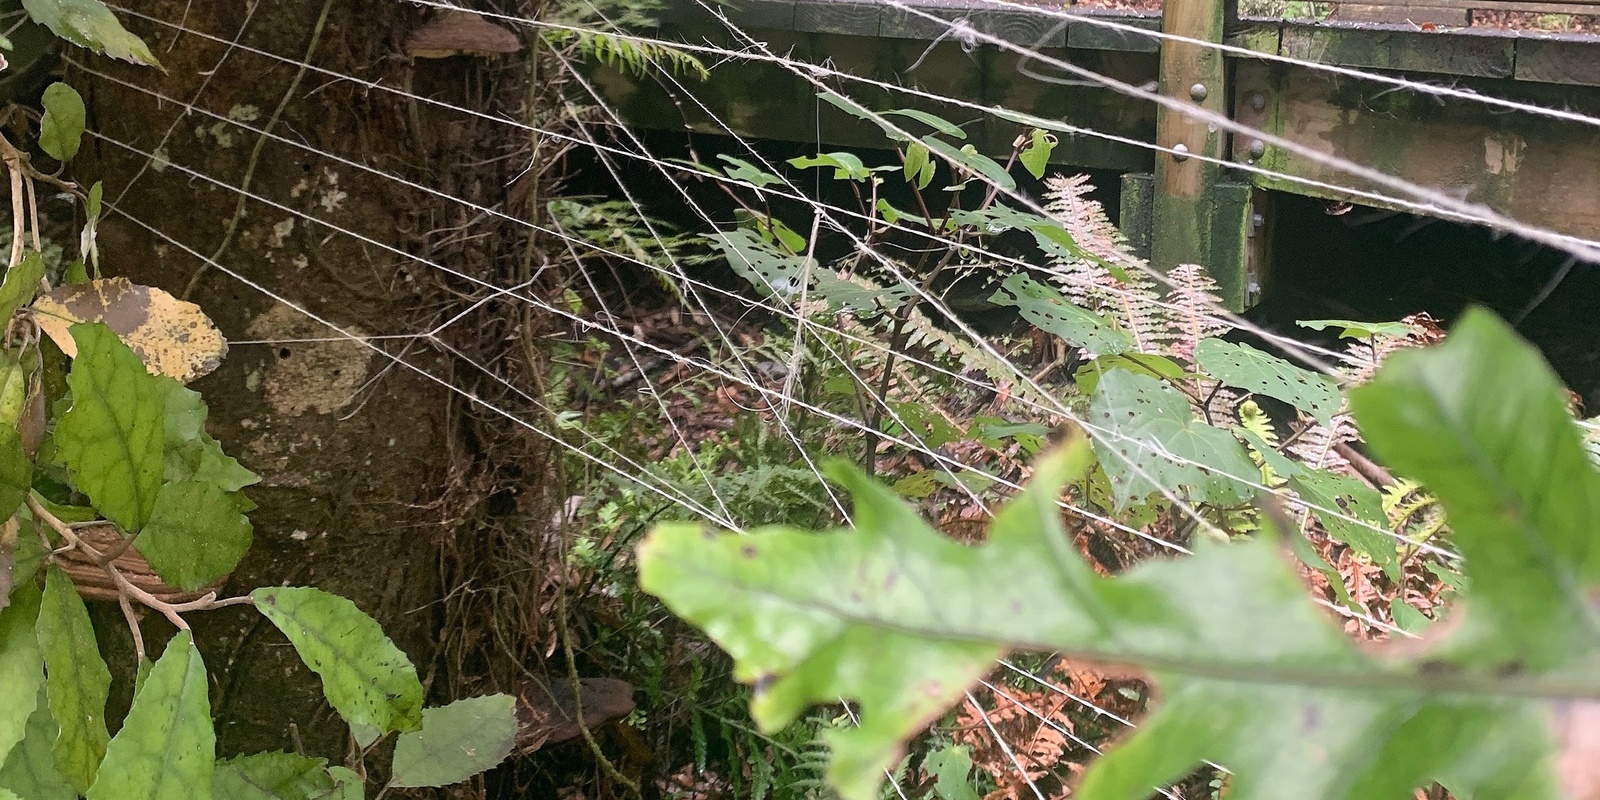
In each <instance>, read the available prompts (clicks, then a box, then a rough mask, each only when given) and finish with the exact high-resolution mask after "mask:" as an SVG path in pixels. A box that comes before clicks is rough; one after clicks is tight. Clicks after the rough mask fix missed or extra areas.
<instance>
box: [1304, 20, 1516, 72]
mask: <svg viewBox="0 0 1600 800" xmlns="http://www.w3.org/2000/svg"><path fill="white" fill-rule="evenodd" d="M1475 30H1476V29H1474V30H1473V31H1453V32H1451V33H1449V34H1440V33H1432V32H1424V31H1417V30H1411V29H1402V28H1378V27H1370V26H1368V27H1360V28H1355V27H1347V26H1344V25H1338V26H1336V25H1330V24H1321V25H1315V26H1312V25H1290V26H1286V27H1285V28H1284V30H1283V42H1282V45H1281V47H1280V50H1279V52H1281V53H1282V54H1283V55H1286V56H1291V57H1294V58H1301V59H1305V60H1307V61H1317V62H1320V63H1323V64H1339V65H1341V66H1347V67H1369V68H1374V69H1392V70H1405V71H1408V72H1440V73H1445V74H1449V75H1470V76H1476V77H1485V78H1509V77H1511V74H1512V71H1513V65H1514V63H1515V56H1516V44H1515V42H1516V40H1515V39H1514V38H1512V37H1508V36H1503V35H1494V34H1480V33H1476V32H1474V31H1475Z"/></svg>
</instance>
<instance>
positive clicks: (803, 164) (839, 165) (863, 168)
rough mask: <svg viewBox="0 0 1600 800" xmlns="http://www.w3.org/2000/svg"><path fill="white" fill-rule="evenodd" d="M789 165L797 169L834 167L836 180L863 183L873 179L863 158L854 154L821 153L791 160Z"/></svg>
mask: <svg viewBox="0 0 1600 800" xmlns="http://www.w3.org/2000/svg"><path fill="white" fill-rule="evenodd" d="M789 165H790V166H792V167H795V168H797V169H811V168H812V167H832V168H833V177H834V180H841V181H842V180H851V181H862V180H866V179H867V178H869V177H872V170H870V169H867V165H866V164H863V163H861V158H860V157H859V156H857V155H855V154H854V153H844V152H839V153H819V154H817V155H815V156H797V157H795V158H791V159H789Z"/></svg>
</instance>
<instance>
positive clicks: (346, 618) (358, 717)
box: [250, 587, 422, 733]
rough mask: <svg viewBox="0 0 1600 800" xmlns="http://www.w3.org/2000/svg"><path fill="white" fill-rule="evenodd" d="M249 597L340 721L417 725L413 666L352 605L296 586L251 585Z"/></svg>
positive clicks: (418, 689) (395, 727)
mask: <svg viewBox="0 0 1600 800" xmlns="http://www.w3.org/2000/svg"><path fill="white" fill-rule="evenodd" d="M250 597H251V598H252V599H254V600H255V604H256V609H257V610H259V611H260V612H261V613H262V615H264V616H265V617H266V618H267V619H268V620H271V622H272V624H273V625H276V626H278V630H281V631H283V634H284V635H285V636H287V637H289V642H290V644H293V645H294V649H295V651H296V652H298V653H299V654H300V659H301V660H302V661H304V662H305V663H306V666H308V667H310V668H311V670H312V671H313V672H315V673H317V675H318V676H320V677H321V678H322V693H323V694H324V695H326V696H327V698H328V704H329V705H331V706H333V709H334V710H335V711H337V712H339V716H341V717H344V720H345V721H346V722H349V723H351V724H352V725H357V724H359V725H366V726H369V727H372V728H377V729H378V730H379V731H382V732H384V733H388V732H390V731H414V730H418V729H419V728H421V727H422V684H421V683H420V682H419V681H418V680H417V668H416V667H414V666H412V664H411V660H410V659H408V658H406V654H405V653H402V652H400V648H398V647H395V646H394V642H392V641H390V640H389V637H388V636H385V635H384V633H383V628H382V627H380V626H379V625H378V623H377V621H376V620H374V619H373V618H372V617H369V616H367V615H366V614H365V613H363V612H362V611H361V609H359V608H356V604H355V603H352V602H350V601H349V600H347V599H345V598H343V597H340V596H338V595H336V594H329V593H327V592H324V591H321V590H319V589H307V588H296V587H272V588H266V589H257V590H255V591H254V592H251V593H250Z"/></svg>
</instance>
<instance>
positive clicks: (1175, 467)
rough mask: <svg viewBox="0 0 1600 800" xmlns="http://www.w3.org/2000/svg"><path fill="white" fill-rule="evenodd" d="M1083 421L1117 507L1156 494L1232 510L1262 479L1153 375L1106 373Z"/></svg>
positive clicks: (1221, 433)
mask: <svg viewBox="0 0 1600 800" xmlns="http://www.w3.org/2000/svg"><path fill="white" fill-rule="evenodd" d="M1088 422H1089V424H1090V425H1092V426H1094V428H1095V430H1094V431H1093V435H1094V440H1095V444H1094V449H1095V453H1096V454H1098V455H1099V457H1100V465H1101V467H1102V468H1104V469H1105V472H1106V476H1107V477H1108V478H1110V479H1111V489H1112V495H1113V496H1114V497H1115V499H1116V504H1117V508H1118V509H1119V510H1120V509H1125V508H1127V507H1128V506H1130V505H1132V504H1133V503H1134V502H1135V501H1138V500H1142V499H1144V498H1145V497H1148V496H1149V495H1150V494H1151V493H1153V492H1157V491H1160V492H1162V493H1163V494H1170V495H1178V496H1187V497H1188V498H1189V500H1190V501H1191V502H1207V503H1213V504H1216V505H1225V506H1226V505H1236V504H1239V503H1242V502H1244V501H1245V500H1248V499H1249V498H1250V497H1251V496H1252V495H1253V494H1254V491H1255V490H1254V488H1253V485H1254V484H1258V483H1260V482H1261V471H1260V470H1259V469H1257V468H1256V466H1255V464H1254V463H1252V462H1251V461H1250V457H1249V456H1248V455H1247V454H1246V453H1245V450H1244V445H1242V444H1240V443H1239V440H1238V439H1235V438H1234V437H1233V435H1232V434H1231V433H1229V432H1227V431H1225V430H1222V429H1220V428H1215V427H1212V426H1210V425H1207V424H1206V423H1204V422H1201V421H1200V420H1198V419H1195V415H1194V409H1193V407H1192V406H1191V405H1190V404H1189V399H1188V398H1187V397H1184V396H1183V394H1182V393H1181V392H1179V391H1178V390H1176V389H1174V388H1172V387H1171V386H1170V385H1168V384H1166V383H1164V382H1162V381H1160V380H1157V379H1155V378H1152V377H1149V376H1146V375H1136V374H1134V373H1132V372H1128V371H1127V370H1123V369H1112V370H1109V371H1107V372H1106V373H1105V375H1104V376H1102V377H1101V378H1100V383H1099V386H1098V387H1097V388H1096V390H1095V393H1094V397H1093V398H1092V399H1091V400H1090V401H1089V416H1088Z"/></svg>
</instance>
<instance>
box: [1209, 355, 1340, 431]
mask: <svg viewBox="0 0 1600 800" xmlns="http://www.w3.org/2000/svg"><path fill="white" fill-rule="evenodd" d="M1194 359H1195V364H1196V365H1197V366H1198V367H1200V369H1201V370H1203V371H1205V372H1206V373H1207V374H1209V375H1211V376H1212V377H1214V378H1216V379H1217V380H1219V381H1222V382H1223V383H1225V384H1227V385H1229V386H1236V387H1238V388H1240V389H1244V390H1247V391H1251V392H1255V393H1256V394H1264V395H1266V396H1268V397H1272V398H1276V399H1278V400H1282V401H1283V402H1285V403H1288V404H1289V405H1291V406H1294V407H1295V408H1298V409H1300V410H1301V411H1304V412H1306V413H1307V414H1310V415H1311V416H1313V417H1316V418H1317V419H1318V420H1320V421H1321V422H1322V424H1324V425H1326V424H1328V422H1329V421H1330V420H1332V419H1333V415H1334V414H1336V413H1338V411H1339V405H1340V403H1341V402H1342V398H1341V397H1340V396H1339V386H1338V385H1337V384H1335V383H1334V382H1333V381H1332V380H1331V379H1329V378H1327V377H1326V376H1323V375H1318V374H1317V373H1315V372H1312V371H1310V370H1307V369H1301V368H1300V367H1297V366H1295V365H1293V364H1290V363H1289V362H1287V361H1284V360H1283V359H1281V358H1278V357H1277V356H1275V355H1272V354H1270V353H1263V352H1261V351H1260V350H1257V349H1255V348H1254V347H1251V346H1250V345H1247V344H1234V343H1232V342H1225V341H1223V340H1221V339H1214V338H1212V339H1202V340H1201V341H1200V344H1199V345H1198V346H1197V347H1195V350H1194Z"/></svg>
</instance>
